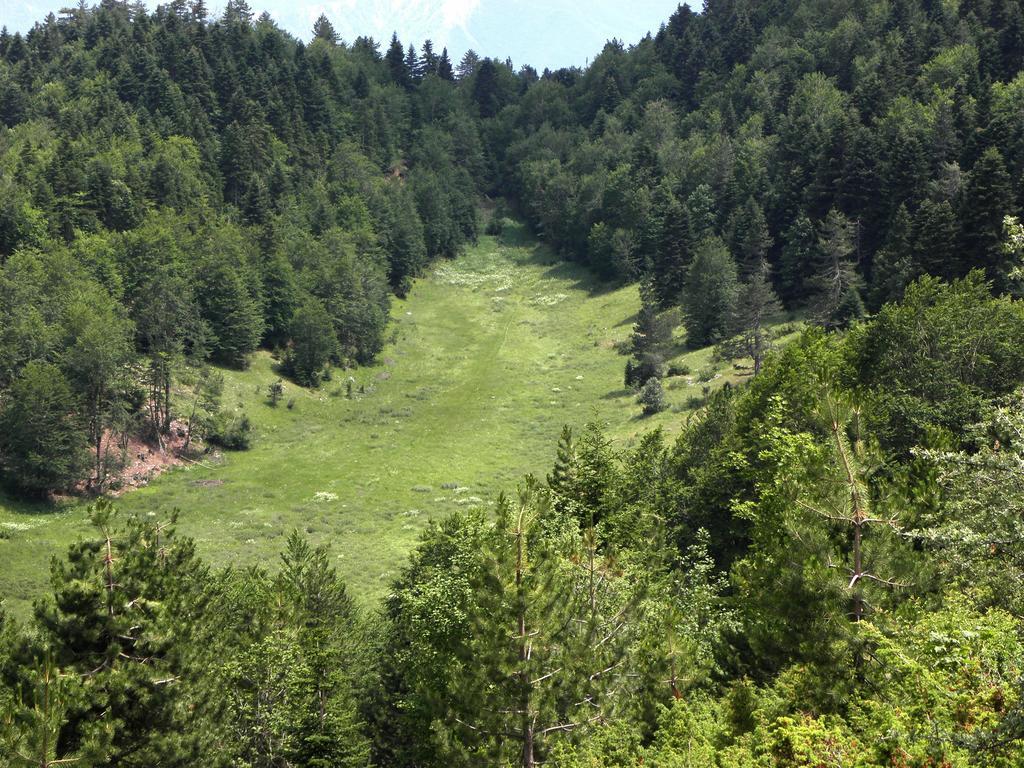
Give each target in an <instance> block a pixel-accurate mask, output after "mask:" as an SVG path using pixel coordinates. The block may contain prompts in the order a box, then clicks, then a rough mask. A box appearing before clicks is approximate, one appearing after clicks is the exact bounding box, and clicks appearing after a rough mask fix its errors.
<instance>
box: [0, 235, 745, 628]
mask: <svg viewBox="0 0 1024 768" xmlns="http://www.w3.org/2000/svg"><path fill="white" fill-rule="evenodd" d="M638 306H639V298H638V295H637V289H636V287H635V286H628V287H619V288H609V287H608V286H605V285H602V284H600V283H598V282H596V281H595V280H594V279H593V278H592V277H591V275H590V274H589V273H588V272H587V271H586V270H585V269H583V268H581V267H577V266H574V265H570V264H565V263H563V262H560V261H558V260H557V259H556V258H555V256H554V255H553V254H551V253H550V251H548V250H547V249H545V248H544V247H543V246H540V245H537V243H536V242H535V241H533V240H531V239H530V238H529V237H528V236H527V235H526V234H525V232H523V230H521V229H520V228H518V227H509V228H508V229H506V232H505V234H504V235H503V236H502V237H500V238H495V237H483V238H481V240H480V242H479V243H478V244H477V245H476V246H475V247H472V248H469V249H467V251H466V252H465V253H464V254H463V255H462V256H460V257H459V258H458V259H456V260H454V261H448V262H443V263H440V264H437V265H436V266H435V267H434V268H433V269H432V270H431V272H430V274H428V275H427V276H425V277H424V278H422V279H420V280H418V281H417V283H416V285H415V287H414V289H413V290H412V291H411V293H410V294H409V296H408V298H406V299H405V300H395V301H394V304H393V309H392V316H393V322H392V326H391V329H390V333H391V341H390V343H389V344H388V345H387V347H386V348H385V350H384V352H383V353H382V354H381V355H380V358H379V362H378V364H377V365H375V366H373V367H368V368H361V369H358V370H353V371H336V372H335V373H334V376H333V380H332V381H329V382H327V383H325V384H324V385H323V386H322V387H321V388H320V389H318V390H304V389H301V388H299V387H297V386H295V385H293V384H291V383H289V382H285V394H284V398H283V399H282V400H281V402H280V403H279V404H278V405H277V406H272V405H270V404H269V401H268V399H267V386H268V385H269V384H270V383H271V382H272V381H275V380H276V379H277V378H278V376H277V374H276V373H275V371H274V361H273V360H272V358H271V357H270V356H269V355H268V354H266V353H261V354H260V355H258V356H257V357H256V358H255V360H254V361H253V364H252V366H251V367H250V368H249V369H248V370H246V371H241V372H239V371H225V376H226V382H225V393H224V407H225V408H229V409H236V410H238V411H239V412H241V411H244V412H245V413H247V414H248V415H249V417H250V418H251V420H252V422H253V425H254V432H255V441H254V445H253V448H252V449H251V450H249V451H246V452H241V453H226V454H224V455H223V456H219V457H217V458H211V459H209V460H203V461H201V462H199V463H197V464H194V465H191V466H188V467H182V468H178V469H174V470H172V471H170V472H168V473H166V474H164V475H163V476H161V477H158V478H157V479H155V480H154V481H153V482H152V483H151V484H150V485H149V486H147V487H145V488H141V489H138V490H134V491H130V492H128V493H125V494H124V495H123V496H121V497H120V498H119V499H118V501H117V505H118V507H119V508H120V509H121V510H122V511H123V512H126V513H131V514H139V515H148V516H152V517H155V518H157V519H165V518H166V517H167V516H168V514H169V513H170V512H171V510H174V509H177V510H179V520H178V531H179V532H180V533H182V534H185V535H188V536H191V537H193V538H194V539H195V540H196V542H197V545H198V548H199V551H200V553H201V555H202V556H203V557H204V558H206V559H207V560H208V561H209V562H211V563H213V564H216V565H226V564H228V563H235V564H237V565H239V566H247V565H254V564H265V565H270V566H274V565H275V564H276V561H277V555H278V553H279V551H280V550H281V548H282V546H283V543H284V538H285V537H286V536H287V534H288V533H289V532H290V531H291V530H292V529H295V528H298V529H300V530H302V531H304V532H306V533H307V534H308V535H309V537H310V539H311V540H313V541H315V542H318V543H321V542H322V543H327V544H329V545H330V548H331V554H332V557H333V558H334V559H335V561H336V563H337V568H338V570H339V572H340V573H341V574H342V575H343V576H344V577H345V579H346V580H347V582H348V584H349V586H350V588H351V589H352V590H353V592H354V593H355V594H357V595H359V596H362V597H365V598H368V599H373V598H377V597H379V596H380V595H381V594H383V592H384V590H386V588H387V586H388V583H389V581H390V580H391V579H392V578H393V577H394V576H395V575H396V573H397V571H398V569H399V568H400V567H401V565H402V563H403V562H404V559H405V557H406V555H407V553H408V552H409V551H410V549H411V548H412V547H413V546H414V545H415V542H416V539H417V536H418V533H419V531H420V530H421V529H422V528H423V527H424V525H425V524H426V522H427V520H429V519H430V518H437V517H440V516H443V515H445V514H447V513H449V512H451V511H453V510H456V509H459V508H464V507H468V506H473V505H477V506H481V505H483V506H488V505H493V503H494V499H495V497H496V496H497V494H498V493H499V492H500V491H502V490H510V489H512V488H514V486H515V484H516V482H517V481H518V479H519V478H520V477H521V476H522V475H524V474H525V473H531V472H532V473H536V474H540V475H542V474H543V473H545V472H546V471H548V469H549V468H550V465H551V463H552V461H553V458H554V452H555V444H556V440H557V438H558V434H559V431H560V430H561V428H562V425H563V424H572V425H582V424H584V423H586V422H588V421H599V422H602V423H604V424H605V425H606V426H607V428H608V430H609V432H610V434H612V435H613V436H614V437H615V438H616V439H617V440H618V441H619V442H620V443H621V444H623V445H625V444H627V443H628V442H629V441H630V440H631V439H632V438H633V437H634V436H635V435H637V434H638V433H640V432H643V431H646V430H648V429H652V428H654V427H656V426H662V427H665V428H666V430H667V431H669V432H673V431H676V430H677V429H678V426H679V425H680V424H681V423H682V421H683V420H684V419H685V415H684V413H685V412H686V411H688V410H689V409H690V408H692V407H694V405H695V401H696V400H697V399H699V397H700V396H701V393H702V390H703V388H704V387H715V388H716V387H719V386H722V384H723V383H724V382H725V381H735V380H736V379H737V378H738V377H739V376H741V375H742V373H741V372H738V371H736V370H735V369H734V368H733V367H732V366H729V365H721V367H720V370H719V369H715V367H714V365H713V364H712V360H711V350H696V351H692V352H686V351H685V350H684V349H683V347H682V345H681V343H680V345H679V347H678V349H677V350H676V356H675V357H674V358H673V359H672V360H671V362H672V363H673V364H675V365H676V366H679V367H683V366H685V367H687V368H689V369H690V373H689V374H687V375H680V376H675V377H672V378H670V379H668V380H667V381H666V392H667V395H668V399H669V402H670V403H671V404H672V406H673V407H672V408H671V409H670V410H669V411H667V412H665V413H662V414H659V415H657V416H654V417H651V418H641V417H640V406H638V405H637V404H636V402H635V395H634V394H633V393H632V392H629V391H627V390H625V389H624V388H623V385H622V376H623V367H624V365H625V358H624V357H623V355H622V354H621V353H620V351H619V350H620V349H621V348H623V343H624V342H625V341H626V340H627V339H628V338H629V336H630V334H631V331H632V324H633V322H634V319H635V314H636V311H637V309H638ZM350 375H351V376H352V378H353V379H354V383H353V387H352V389H353V395H352V397H351V399H350V398H349V397H348V396H347V384H346V382H347V379H348V377H349V376H350ZM699 379H707V380H706V381H704V382H702V381H700V380H699ZM87 526H88V522H87V514H86V504H85V503H84V502H81V501H70V502H67V503H64V504H61V505H58V506H56V507H55V506H46V505H36V504H29V503H23V502H15V501H14V500H12V499H10V498H7V497H3V496H0V568H2V570H0V597H3V598H5V599H6V604H7V606H8V608H9V609H10V610H11V611H12V612H13V613H15V614H16V615H18V614H21V615H24V613H25V612H26V611H27V610H28V608H29V606H30V604H31V600H32V599H34V598H35V597H36V596H38V595H39V594H41V593H42V591H43V590H44V589H45V586H46V579H47V573H48V566H49V561H50V559H51V558H52V557H53V556H54V555H56V554H59V553H61V552H63V550H64V549H65V547H66V546H67V544H68V543H70V542H72V541H74V540H75V539H76V537H79V536H81V535H82V534H83V532H84V531H85V530H86V529H87Z"/></svg>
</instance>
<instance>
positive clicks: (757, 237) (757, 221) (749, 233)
mask: <svg viewBox="0 0 1024 768" xmlns="http://www.w3.org/2000/svg"><path fill="white" fill-rule="evenodd" d="M773 243H774V241H773V240H772V236H771V235H770V234H769V232H768V222H767V220H766V219H765V216H764V211H763V210H762V209H761V206H760V205H758V204H757V201H756V200H754V198H753V197H750V198H747V202H746V203H745V204H744V205H743V207H742V208H738V209H736V211H735V212H734V213H733V215H732V216H731V217H730V221H729V247H730V250H731V251H732V254H733V256H734V257H735V258H736V264H737V266H738V267H739V272H740V276H741V277H747V276H749V275H754V274H755V273H756V272H757V271H758V270H759V269H761V265H762V263H763V262H764V261H765V259H767V258H768V252H769V251H770V250H771V248H772V245H773Z"/></svg>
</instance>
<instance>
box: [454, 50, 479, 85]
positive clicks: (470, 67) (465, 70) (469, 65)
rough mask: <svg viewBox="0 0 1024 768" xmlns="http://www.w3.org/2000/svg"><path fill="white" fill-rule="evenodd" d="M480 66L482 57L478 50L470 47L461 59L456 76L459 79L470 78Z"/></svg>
mask: <svg viewBox="0 0 1024 768" xmlns="http://www.w3.org/2000/svg"><path fill="white" fill-rule="evenodd" d="M479 66H480V57H479V56H478V55H477V53H476V51H474V50H473V49H472V48H470V49H468V50H467V51H466V52H465V53H464V54H462V59H461V60H460V61H459V66H458V67H457V68H456V70H455V77H456V79H457V80H459V81H463V80H468V79H469V78H470V77H472V76H473V75H475V74H476V71H477V68H478V67H479Z"/></svg>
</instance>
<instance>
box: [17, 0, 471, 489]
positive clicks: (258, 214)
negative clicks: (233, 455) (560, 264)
mask: <svg viewBox="0 0 1024 768" xmlns="http://www.w3.org/2000/svg"><path fill="white" fill-rule="evenodd" d="M315 32H316V35H315V37H314V39H313V41H312V42H311V43H310V44H309V45H308V46H307V45H304V44H303V43H301V42H299V41H297V40H295V39H294V38H292V37H290V36H289V35H287V34H285V33H284V32H282V31H281V30H280V29H278V28H277V27H276V26H275V25H274V23H273V22H272V21H271V20H270V18H269V17H267V16H266V15H264V16H261V17H260V18H259V19H254V18H253V14H252V13H251V12H250V10H249V8H248V7H247V5H246V4H245V2H244V1H240V2H231V3H229V4H228V7H227V9H226V10H225V11H224V14H223V16H222V17H221V18H220V19H216V20H212V19H208V18H207V12H206V9H205V5H204V3H203V2H202V0H200V1H199V2H197V3H194V4H187V3H185V2H174V3H171V4H168V5H163V6H160V7H159V8H158V9H157V10H156V11H155V12H152V13H151V12H149V11H147V10H146V9H145V8H144V7H143V6H141V5H137V4H136V5H132V6H129V5H128V4H127V3H121V2H103V3H101V4H100V5H99V6H98V7H95V8H88V7H86V6H85V5H80V6H78V7H76V8H73V9H69V10H66V11H63V12H62V14H61V17H60V18H59V19H58V18H55V17H54V16H53V15H52V14H51V15H50V16H49V17H47V19H46V21H45V22H43V23H40V24H37V25H36V26H35V27H34V28H33V29H32V30H31V31H30V32H29V33H28V34H27V35H25V36H22V35H21V34H14V35H11V34H9V33H8V32H7V30H6V29H4V30H3V31H2V32H0V421H2V428H0V468H2V473H3V476H4V478H5V479H6V480H7V481H8V484H9V485H12V486H15V487H17V488H19V489H21V490H23V491H28V492H32V493H46V492H49V491H53V490H64V489H67V488H69V487H72V486H74V485H76V484H78V483H80V482H82V481H88V482H90V483H92V484H93V485H94V486H96V487H103V485H104V483H105V481H106V479H107V477H108V474H109V473H108V470H109V468H111V467H113V466H114V465H116V464H117V463H118V461H119V456H121V455H122V454H123V453H124V451H123V447H124V444H125V441H126V440H127V438H128V437H129V436H142V437H144V438H147V439H150V440H154V441H162V440H163V439H164V438H165V437H166V435H167V434H168V433H169V431H170V430H171V428H172V422H174V421H175V420H179V419H180V420H181V421H187V422H188V425H187V428H188V431H189V435H188V441H189V442H190V441H191V438H192V431H193V429H195V430H196V435H197V436H201V435H200V432H205V433H207V435H208V436H214V437H215V438H217V439H221V440H222V442H225V443H229V444H238V443H244V442H245V438H244V437H243V436H241V435H238V434H231V432H232V431H235V432H237V427H238V425H240V424H243V423H244V420H242V419H240V417H238V415H237V414H232V415H231V416H230V418H228V416H227V415H225V414H218V413H215V412H217V411H218V410H219V409H218V407H217V404H216V402H215V401H216V397H215V390H216V389H217V387H216V381H215V379H216V376H213V375H211V374H209V373H206V372H203V371H202V368H203V367H204V366H205V364H206V363H208V362H212V363H216V364H219V365H225V366H232V367H244V366H245V365H246V364H247V361H248V359H249V356H250V355H251V354H252V353H253V352H254V351H255V350H256V349H257V348H259V347H266V348H269V349H276V350H279V351H280V353H281V364H282V367H283V370H284V372H285V373H287V374H288V375H290V376H292V377H293V378H294V379H296V380H297V381H298V382H300V383H301V384H304V385H311V386H315V385H316V384H317V383H318V382H319V380H320V379H321V377H322V376H323V375H324V372H325V370H326V369H327V367H328V366H330V365H350V364H362V363H366V362H369V361H371V360H372V359H373V358H374V356H375V355H376V354H377V353H378V352H379V351H380V349H381V348H382V346H383V343H384V334H385V326H386V323H387V319H388V313H389V303H390V299H389V297H390V295H391V293H393V292H394V293H398V294H399V295H401V294H403V293H404V292H405V291H406V290H407V289H408V287H409V285H410V281H411V279H412V278H413V277H415V276H416V275H417V274H418V273H419V272H420V270H422V269H423V267H424V265H425V264H427V263H428V262H429V261H430V260H431V259H433V258H437V257H444V256H453V255H455V253H456V252H457V251H458V249H459V248H460V247H461V245H462V244H463V243H465V242H467V241H471V240H473V239H474V238H475V237H476V235H477V227H478V225H477V210H476V206H477V199H478V194H479V192H480V191H481V190H482V189H483V188H484V187H485V185H486V178H487V173H486V171H485V169H486V166H487V163H486V161H485V159H484V153H483V149H482V146H483V145H482V142H481V139H480V136H479V127H478V120H477V117H476V109H475V107H474V102H473V100H472V93H473V88H474V83H475V82H476V71H477V69H478V68H479V67H480V62H479V60H478V59H476V58H475V56H473V55H469V56H467V57H466V58H465V60H463V61H462V62H461V63H460V64H459V66H458V68H457V69H458V71H457V72H456V71H455V70H454V69H453V67H452V64H451V62H450V60H449V59H448V56H447V52H446V51H443V52H442V53H440V54H436V53H434V51H433V48H432V45H431V44H430V42H429V41H427V42H426V43H425V44H424V45H423V48H422V55H420V54H417V53H416V51H415V50H414V49H412V48H410V49H409V50H408V51H407V52H403V53H402V55H401V56H399V57H398V58H397V59H395V58H394V57H393V56H392V54H393V53H394V51H395V50H398V51H402V46H401V44H400V43H399V42H398V41H397V39H396V40H394V41H392V50H391V51H388V52H387V55H385V53H384V52H382V51H381V50H380V46H379V45H378V44H377V43H376V42H374V41H373V40H371V39H367V38H360V39H358V40H356V41H354V42H352V43H351V44H345V43H343V42H342V41H340V40H338V39H337V36H336V35H335V34H334V31H333V29H332V28H331V26H330V23H329V22H328V21H327V20H326V19H321V20H320V21H318V23H317V25H316V30H315ZM197 382H200V383H201V384H202V385H201V386H198V385H197ZM197 401H203V402H205V403H206V404H207V405H209V406H210V407H209V408H200V409H199V411H200V415H202V414H203V413H205V415H206V418H201V419H198V420H196V419H194V418H193V417H194V416H195V415H196V410H197V409H196V407H195V403H196V402H197ZM179 406H180V407H179ZM218 420H219V423H218ZM225 433H227V434H225ZM193 444H194V443H193Z"/></svg>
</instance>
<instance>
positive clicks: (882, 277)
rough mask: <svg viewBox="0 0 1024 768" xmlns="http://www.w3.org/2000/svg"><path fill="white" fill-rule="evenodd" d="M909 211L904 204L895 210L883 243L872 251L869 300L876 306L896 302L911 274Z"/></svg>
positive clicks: (912, 268)
mask: <svg viewBox="0 0 1024 768" xmlns="http://www.w3.org/2000/svg"><path fill="white" fill-rule="evenodd" d="M911 227H912V225H911V221H910V214H908V213H907V208H906V206H903V205H901V206H900V207H899V210H897V211H896V217H895V218H894V219H893V222H892V226H890V227H889V237H888V238H887V240H886V243H885V246H884V247H883V248H882V250H880V251H879V252H878V253H877V254H875V260H874V264H873V265H872V270H871V272H872V274H871V303H872V306H873V307H874V308H875V309H877V308H878V307H880V306H882V305H883V304H885V303H887V302H889V301H899V300H900V299H901V298H902V297H903V289H904V288H906V287H907V284H908V283H909V282H910V281H911V280H912V279H913V277H914V262H913V258H912V256H911V249H910V238H911Z"/></svg>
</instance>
